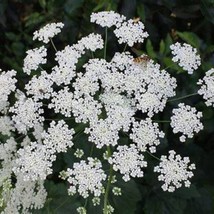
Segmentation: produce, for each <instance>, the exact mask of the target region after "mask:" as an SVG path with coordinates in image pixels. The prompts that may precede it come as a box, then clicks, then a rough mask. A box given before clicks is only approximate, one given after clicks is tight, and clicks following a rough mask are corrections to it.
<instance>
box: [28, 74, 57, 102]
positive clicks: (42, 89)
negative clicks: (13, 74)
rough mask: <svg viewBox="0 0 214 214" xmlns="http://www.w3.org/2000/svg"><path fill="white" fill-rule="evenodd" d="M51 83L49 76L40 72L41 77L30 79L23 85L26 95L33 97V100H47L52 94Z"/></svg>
mask: <svg viewBox="0 0 214 214" xmlns="http://www.w3.org/2000/svg"><path fill="white" fill-rule="evenodd" d="M52 85H53V81H52V78H51V75H49V74H47V72H46V71H42V72H41V75H40V76H38V77H36V76H33V77H32V79H31V80H30V81H29V82H28V84H26V85H25V89H26V91H27V92H26V93H27V95H33V98H34V99H35V100H40V99H44V98H45V99H48V98H50V95H51V93H52V92H53V89H52V87H51V86H52Z"/></svg>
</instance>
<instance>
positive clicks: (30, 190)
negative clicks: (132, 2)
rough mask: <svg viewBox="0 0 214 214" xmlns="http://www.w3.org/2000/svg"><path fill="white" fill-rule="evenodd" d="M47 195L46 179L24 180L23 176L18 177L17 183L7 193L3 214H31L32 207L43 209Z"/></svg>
mask: <svg viewBox="0 0 214 214" xmlns="http://www.w3.org/2000/svg"><path fill="white" fill-rule="evenodd" d="M46 197H47V191H46V189H45V187H44V181H34V182H33V181H23V177H21V176H18V177H17V178H16V185H15V187H14V188H12V189H10V192H9V194H7V198H6V200H5V201H6V203H5V205H4V206H5V207H4V211H2V212H1V213H2V214H8V213H11V214H12V213H14V214H15V213H23V214H29V213H31V211H32V209H41V208H42V207H43V206H44V204H45V202H46Z"/></svg>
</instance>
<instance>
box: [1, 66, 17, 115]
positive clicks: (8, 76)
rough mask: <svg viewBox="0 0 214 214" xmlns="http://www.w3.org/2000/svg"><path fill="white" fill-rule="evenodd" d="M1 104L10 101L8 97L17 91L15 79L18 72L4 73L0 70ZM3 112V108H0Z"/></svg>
mask: <svg viewBox="0 0 214 214" xmlns="http://www.w3.org/2000/svg"><path fill="white" fill-rule="evenodd" d="M0 72H1V74H0V102H4V101H7V100H8V95H9V94H10V93H11V92H12V91H15V89H16V86H15V84H16V82H17V80H16V79H15V78H14V76H15V75H16V71H14V70H11V71H7V72H5V71H3V72H2V70H1V69H0ZM0 111H1V107H0Z"/></svg>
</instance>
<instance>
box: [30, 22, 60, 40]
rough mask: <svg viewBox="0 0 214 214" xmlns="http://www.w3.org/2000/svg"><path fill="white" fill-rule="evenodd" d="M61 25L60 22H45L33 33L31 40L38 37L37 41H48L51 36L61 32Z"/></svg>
mask: <svg viewBox="0 0 214 214" xmlns="http://www.w3.org/2000/svg"><path fill="white" fill-rule="evenodd" d="M63 27H64V24H63V23H62V22H58V23H50V24H47V25H45V26H44V27H43V28H41V29H40V30H38V31H35V32H34V33H33V40H35V39H38V40H39V41H42V42H44V43H48V42H49V41H50V39H51V38H53V37H54V36H55V35H57V34H58V33H60V32H61V29H62V28H63Z"/></svg>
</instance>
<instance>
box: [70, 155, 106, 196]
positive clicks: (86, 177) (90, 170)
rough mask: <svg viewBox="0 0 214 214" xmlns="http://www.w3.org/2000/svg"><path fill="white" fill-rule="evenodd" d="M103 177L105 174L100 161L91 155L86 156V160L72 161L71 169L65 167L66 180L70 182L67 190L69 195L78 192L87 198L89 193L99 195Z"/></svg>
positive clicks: (104, 177)
mask: <svg viewBox="0 0 214 214" xmlns="http://www.w3.org/2000/svg"><path fill="white" fill-rule="evenodd" d="M105 179H106V174H105V173H104V171H103V169H102V164H101V162H100V161H99V160H98V159H93V158H91V157H88V159H87V162H86V161H84V160H81V161H80V162H79V163H74V165H73V168H72V169H70V168H69V169H67V180H68V182H69V183H70V187H69V189H68V192H69V194H71V195H72V194H75V193H76V192H78V193H79V194H80V195H81V196H82V197H84V198H87V197H88V196H89V193H91V194H93V195H94V196H100V195H101V193H102V187H103V184H102V182H103V181H104V180H105Z"/></svg>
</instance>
